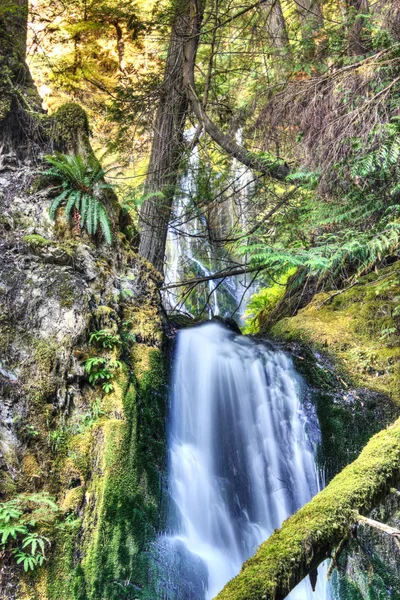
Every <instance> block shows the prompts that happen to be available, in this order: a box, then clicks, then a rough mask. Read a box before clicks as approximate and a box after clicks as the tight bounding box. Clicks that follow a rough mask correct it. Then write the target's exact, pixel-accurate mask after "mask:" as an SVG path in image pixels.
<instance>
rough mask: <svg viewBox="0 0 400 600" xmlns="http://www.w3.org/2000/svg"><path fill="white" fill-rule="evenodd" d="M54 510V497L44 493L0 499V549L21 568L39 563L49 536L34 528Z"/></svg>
mask: <svg viewBox="0 0 400 600" xmlns="http://www.w3.org/2000/svg"><path fill="white" fill-rule="evenodd" d="M57 511H58V507H57V505H56V503H55V502H54V500H53V498H51V497H50V496H48V495H46V494H32V495H19V496H17V497H16V498H14V499H13V500H9V501H8V502H2V503H0V550H1V551H2V552H4V554H5V555H6V556H8V558H9V559H11V560H15V562H16V563H17V564H20V565H22V566H23V568H24V571H29V570H32V571H33V570H34V569H35V568H36V567H38V566H42V565H43V563H44V561H45V560H46V555H45V549H46V546H48V545H50V540H49V539H48V538H47V537H46V536H44V535H43V534H42V533H41V532H38V531H34V529H35V527H37V526H41V527H43V526H44V524H45V523H46V522H48V521H49V520H50V519H52V518H54V516H55V514H56V512H57Z"/></svg>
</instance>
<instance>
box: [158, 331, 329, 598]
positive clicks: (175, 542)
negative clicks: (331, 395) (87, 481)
mask: <svg viewBox="0 0 400 600" xmlns="http://www.w3.org/2000/svg"><path fill="white" fill-rule="evenodd" d="M301 397H302V381H301V379H300V378H299V376H298V375H297V374H296V372H295V369H294V367H293V364H292V362H291V360H290V358H289V357H288V356H287V355H286V354H285V353H284V352H282V351H280V350H277V349H274V348H272V347H268V346H266V345H264V344H261V343H258V342H255V341H253V340H252V339H249V338H248V337H245V336H241V335H237V334H236V333H234V332H232V331H231V330H229V329H227V328H226V327H225V326H223V325H221V324H219V323H216V322H213V321H211V322H208V323H205V324H203V325H201V326H198V327H194V328H189V329H185V330H182V331H180V332H179V334H178V340H177V346H176V350H175V358H174V369H173V381H172V392H171V407H170V410H171V412H170V419H169V435H168V444H169V468H168V487H169V493H170V497H171V500H170V508H169V513H168V530H169V533H168V535H166V536H164V537H163V538H162V539H161V540H160V546H162V547H163V555H164V558H163V560H164V561H166V563H167V572H168V581H164V583H163V584H162V586H161V587H163V586H164V587H163V589H164V595H163V594H161V597H163V598H168V600H171V599H176V600H210V599H211V598H213V597H214V596H215V595H216V594H217V593H218V592H219V591H220V590H221V589H222V588H223V586H224V585H225V583H226V582H227V581H228V580H229V579H231V578H232V577H234V576H235V575H236V574H237V573H238V572H239V570H240V568H241V565H242V563H243V562H244V561H245V560H246V559H247V558H249V557H250V556H251V555H252V554H253V553H254V552H255V550H256V548H257V546H258V545H259V544H260V543H261V542H263V541H264V540H266V539H267V538H268V537H269V536H270V535H271V533H272V532H273V530H274V529H275V528H276V527H279V526H280V525H281V523H282V522H283V520H284V519H285V518H287V517H288V516H289V515H291V514H292V513H293V512H294V511H295V510H297V509H298V508H300V507H301V506H302V505H303V504H305V503H306V502H307V501H308V500H310V499H311V497H312V496H313V495H314V494H316V493H317V491H318V489H319V482H318V474H317V470H316V467H315V462H314V454H313V445H312V443H311V441H310V437H309V435H308V433H309V431H311V430H312V428H313V424H314V428H315V431H316V432H317V435H318V429H317V427H316V426H315V425H316V423H315V417H314V418H313V417H312V415H311V416H308V415H306V412H305V411H304V409H303V406H302V402H301ZM322 571H324V568H322ZM317 586H318V587H317V590H316V592H315V593H313V592H312V590H311V585H310V583H309V580H308V579H307V580H306V581H304V582H302V583H301V584H300V585H299V586H298V587H297V588H296V589H295V590H294V591H293V592H292V593H291V594H290V596H288V598H290V599H291V600H325V599H326V598H327V591H326V589H325V588H326V577H325V576H324V574H322V573H320V576H319V578H318V584H317Z"/></svg>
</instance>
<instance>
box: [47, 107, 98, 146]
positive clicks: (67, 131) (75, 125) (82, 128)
mask: <svg viewBox="0 0 400 600" xmlns="http://www.w3.org/2000/svg"><path fill="white" fill-rule="evenodd" d="M52 127H53V131H52V134H53V138H54V139H55V141H56V143H57V145H58V146H59V148H60V149H61V151H63V152H68V153H70V154H84V155H92V154H93V152H92V149H91V147H90V143H89V133H90V132H89V122H88V119H87V115H86V113H85V111H84V110H83V108H82V107H81V106H79V104H75V103H74V102H68V103H66V104H63V105H62V106H60V107H59V108H58V109H57V111H56V112H55V113H54V115H53V119H52Z"/></svg>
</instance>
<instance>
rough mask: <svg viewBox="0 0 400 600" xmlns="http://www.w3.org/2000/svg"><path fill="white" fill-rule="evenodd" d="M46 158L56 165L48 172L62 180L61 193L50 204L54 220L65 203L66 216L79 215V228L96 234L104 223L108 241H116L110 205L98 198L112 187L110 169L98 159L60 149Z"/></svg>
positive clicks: (67, 217) (68, 217)
mask: <svg viewBox="0 0 400 600" xmlns="http://www.w3.org/2000/svg"><path fill="white" fill-rule="evenodd" d="M45 160H46V161H47V162H48V163H49V164H50V165H52V168H51V169H48V170H47V171H45V172H44V175H47V176H48V177H52V178H55V179H58V180H59V181H60V186H59V187H60V188H61V192H60V193H59V194H58V196H56V197H55V198H54V200H53V202H52V204H51V206H50V213H49V214H50V218H51V219H54V218H55V215H56V212H57V210H58V209H59V208H60V206H62V205H65V217H66V219H70V217H71V214H73V211H76V212H77V213H78V214H79V216H80V218H79V227H81V228H85V229H86V230H87V232H88V233H89V235H95V234H96V232H97V229H98V227H99V226H100V228H101V230H102V232H103V235H104V237H105V239H106V241H107V243H108V244H111V243H112V229H111V222H110V219H109V216H108V213H107V210H106V208H105V207H104V205H103V204H102V202H101V201H100V200H99V198H98V197H97V196H98V194H99V192H100V191H101V190H104V189H111V188H112V186H111V185H110V184H107V183H104V177H105V175H106V171H105V170H104V169H102V168H101V166H100V165H99V163H98V162H97V161H96V160H95V159H94V158H88V159H86V160H85V159H84V158H83V157H82V156H80V155H77V156H69V155H66V154H60V153H59V152H57V153H56V154H55V155H54V156H50V155H47V156H45Z"/></svg>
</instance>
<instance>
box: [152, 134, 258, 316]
mask: <svg viewBox="0 0 400 600" xmlns="http://www.w3.org/2000/svg"><path fill="white" fill-rule="evenodd" d="M194 134H195V129H194V128H193V129H190V130H188V131H187V132H186V135H185V138H186V140H187V141H190V140H191V139H192V138H193V135H194ZM240 136H241V132H240V131H239V132H237V136H236V138H237V140H238V141H240V139H241V138H240ZM200 165H201V159H200V156H199V149H198V147H197V146H195V147H194V148H193V150H192V152H191V154H190V156H189V160H188V165H187V169H186V170H185V172H184V173H183V174H182V176H181V177H180V180H179V184H178V186H177V193H176V195H175V198H174V202H173V210H172V218H171V220H170V225H169V229H168V237H167V245H166V264H165V283H166V284H167V285H168V284H171V283H176V282H179V281H182V280H184V279H189V278H191V277H196V276H207V277H208V276H210V275H212V274H213V273H215V272H217V271H220V270H221V269H222V268H226V267H229V266H234V265H235V266H240V264H242V263H243V261H245V259H244V258H243V257H239V256H231V254H230V252H229V251H228V250H227V249H226V248H224V247H223V245H221V244H218V243H215V242H214V241H213V235H214V236H215V237H216V239H218V238H223V237H224V235H228V237H232V236H234V235H235V234H237V233H238V231H242V230H243V231H244V230H245V229H246V212H247V210H250V209H249V205H251V204H252V203H251V200H252V194H253V188H254V186H253V181H254V177H253V175H252V173H251V171H249V170H248V169H247V168H246V167H244V166H243V165H241V164H240V163H238V162H237V161H236V160H234V161H233V162H232V165H231V167H230V172H229V176H228V180H227V181H226V180H224V183H222V182H218V177H215V181H213V184H212V185H213V186H214V190H213V193H214V195H215V196H216V197H217V198H218V197H219V201H218V203H217V205H214V206H213V207H212V208H211V209H210V210H208V209H207V210H206V208H205V206H202V207H200V208H199V207H198V205H197V204H196V201H195V200H194V199H195V198H196V195H197V192H198V190H197V186H198V182H197V174H198V172H199V170H200ZM200 205H201V203H200ZM210 230H212V231H213V235H211V234H210ZM252 279H253V276H252V275H249V274H243V275H237V276H235V277H231V278H227V279H226V280H225V281H223V282H221V281H220V280H209V281H208V282H207V283H205V284H203V285H201V286H198V288H197V290H196V292H195V294H194V295H193V296H194V303H193V302H192V305H191V306H189V303H188V302H187V301H185V300H180V299H179V297H178V296H179V294H178V295H177V294H176V290H167V291H166V292H164V306H165V307H166V309H167V310H168V311H170V312H173V311H183V312H188V313H190V314H192V315H193V316H195V315H197V314H198V313H199V312H201V311H202V309H203V312H206V314H207V313H208V316H209V318H212V317H213V316H216V315H222V316H225V317H227V316H229V315H230V314H232V313H235V314H236V316H237V317H239V318H240V316H241V314H242V313H243V312H244V309H245V305H246V300H248V299H249V297H250V296H251V293H252V291H254V290H252V289H250V284H251V282H252ZM178 292H179V290H178ZM186 300H187V299H186ZM239 305H240V307H239V310H237V309H238V306H239ZM204 306H205V307H206V309H207V310H206V311H205V310H204Z"/></svg>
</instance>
